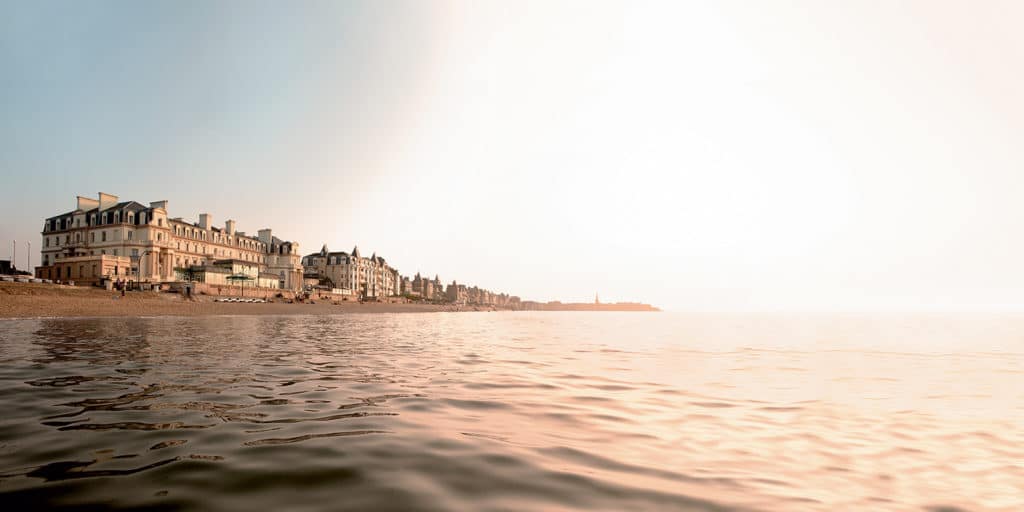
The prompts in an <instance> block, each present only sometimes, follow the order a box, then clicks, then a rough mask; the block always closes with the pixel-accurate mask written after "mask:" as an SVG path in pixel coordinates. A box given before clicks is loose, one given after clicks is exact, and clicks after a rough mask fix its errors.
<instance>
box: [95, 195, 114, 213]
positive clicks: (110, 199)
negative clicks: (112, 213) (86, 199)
mask: <svg viewBox="0 0 1024 512" xmlns="http://www.w3.org/2000/svg"><path fill="white" fill-rule="evenodd" d="M115 204H117V196H115V195H111V194H107V193H104V192H100V205H99V206H100V211H103V210H106V209H107V208H110V207H111V206H114V205H115Z"/></svg>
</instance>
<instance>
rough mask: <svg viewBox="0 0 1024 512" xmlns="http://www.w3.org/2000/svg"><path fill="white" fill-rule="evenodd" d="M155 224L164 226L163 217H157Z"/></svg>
mask: <svg viewBox="0 0 1024 512" xmlns="http://www.w3.org/2000/svg"><path fill="white" fill-rule="evenodd" d="M156 225H157V226H160V227H164V220H163V219H157V220H156Z"/></svg>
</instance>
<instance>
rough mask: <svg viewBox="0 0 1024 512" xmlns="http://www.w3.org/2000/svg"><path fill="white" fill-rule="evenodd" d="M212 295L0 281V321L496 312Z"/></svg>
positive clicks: (473, 308)
mask: <svg viewBox="0 0 1024 512" xmlns="http://www.w3.org/2000/svg"><path fill="white" fill-rule="evenodd" d="M216 298H217V297H214V296H202V295H200V296H195V297H193V298H192V299H186V298H185V297H183V296H181V295H179V294H176V293H159V292H150V291H145V292H128V293H126V294H125V296H123V297H122V296H121V294H120V292H116V291H107V290H102V289H99V288H89V287H77V286H66V285H52V284H36V283H8V282H4V283H0V319H18V318H26V319H27V318H79V317H143V316H147V317H148V316H219V315H334V314H342V313H434V312H483V311H494V308H483V307H472V306H456V305H449V304H415V303H409V304H386V303H372V302H368V303H357V302H341V303H336V304H335V303H331V302H326V301H314V302H313V303H309V302H307V303H299V302H296V303H292V304H289V303H288V302H287V301H286V300H284V299H277V301H276V302H270V303H264V304H246V303H226V302H215V301H214V299H216Z"/></svg>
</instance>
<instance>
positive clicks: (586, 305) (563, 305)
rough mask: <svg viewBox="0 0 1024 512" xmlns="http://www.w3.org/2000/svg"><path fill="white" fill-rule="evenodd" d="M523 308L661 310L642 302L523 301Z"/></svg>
mask: <svg viewBox="0 0 1024 512" xmlns="http://www.w3.org/2000/svg"><path fill="white" fill-rule="evenodd" d="M519 309H521V310H526V311H661V310H660V309H658V308H656V307H654V306H652V305H650V304H643V303H640V302H615V303H610V304H605V303H601V302H559V301H552V302H533V301H523V303H522V305H521V306H520V308H519Z"/></svg>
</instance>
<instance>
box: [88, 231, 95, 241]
mask: <svg viewBox="0 0 1024 512" xmlns="http://www.w3.org/2000/svg"><path fill="white" fill-rule="evenodd" d="M89 241H90V242H95V241H96V232H95V231H93V232H92V233H89Z"/></svg>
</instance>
